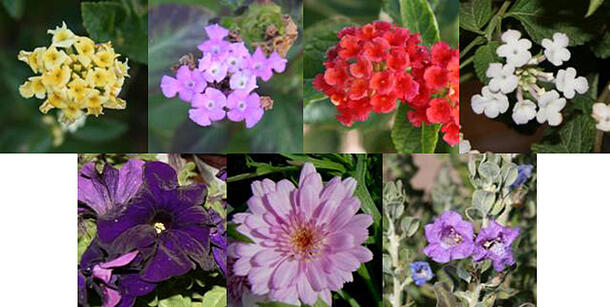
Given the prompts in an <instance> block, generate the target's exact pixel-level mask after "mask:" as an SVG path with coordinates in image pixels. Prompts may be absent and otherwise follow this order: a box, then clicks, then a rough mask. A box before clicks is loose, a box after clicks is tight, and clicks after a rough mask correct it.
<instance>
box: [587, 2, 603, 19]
mask: <svg viewBox="0 0 610 307" xmlns="http://www.w3.org/2000/svg"><path fill="white" fill-rule="evenodd" d="M602 3H604V0H591V2H589V9H588V10H587V15H585V17H589V16H591V15H593V13H595V11H596V10H597V9H598V8H599V7H600V6H601V5H602Z"/></svg>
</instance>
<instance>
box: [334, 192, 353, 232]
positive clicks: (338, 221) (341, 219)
mask: <svg viewBox="0 0 610 307" xmlns="http://www.w3.org/2000/svg"><path fill="white" fill-rule="evenodd" d="M358 209H360V200H359V199H358V198H357V197H350V198H346V199H344V200H343V201H341V204H340V205H339V208H338V209H337V210H336V211H335V214H334V217H333V218H332V219H331V222H330V225H331V230H338V229H341V228H342V227H343V226H345V225H346V224H347V223H348V222H349V221H350V219H351V218H352V217H353V216H354V215H355V214H356V212H357V211H358Z"/></svg>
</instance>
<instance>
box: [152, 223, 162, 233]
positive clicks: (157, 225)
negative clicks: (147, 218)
mask: <svg viewBox="0 0 610 307" xmlns="http://www.w3.org/2000/svg"><path fill="white" fill-rule="evenodd" d="M153 227H154V228H155V231H156V232H157V234H159V233H161V232H163V231H164V230H165V225H163V223H160V222H157V223H155V225H153Z"/></svg>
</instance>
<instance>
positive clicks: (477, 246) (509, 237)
mask: <svg viewBox="0 0 610 307" xmlns="http://www.w3.org/2000/svg"><path fill="white" fill-rule="evenodd" d="M519 233H520V229H519V228H509V227H505V226H502V225H500V224H499V223H498V222H496V221H494V220H491V221H490V223H489V225H487V227H485V228H483V229H481V231H479V234H478V235H477V238H476V240H475V241H474V252H473V254H472V258H473V259H474V260H475V261H481V260H485V259H490V260H491V261H492V263H493V265H494V269H495V270H496V271H497V272H502V271H504V268H505V266H511V265H513V264H515V259H514V258H513V251H512V244H513V242H514V241H515V239H516V238H517V237H518V236H519Z"/></svg>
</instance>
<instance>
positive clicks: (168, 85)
mask: <svg viewBox="0 0 610 307" xmlns="http://www.w3.org/2000/svg"><path fill="white" fill-rule="evenodd" d="M178 89H179V87H178V80H176V79H174V78H172V77H169V76H163V77H162V78H161V91H162V92H163V96H165V97H167V98H173V97H174V96H176V94H177V93H178Z"/></svg>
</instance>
